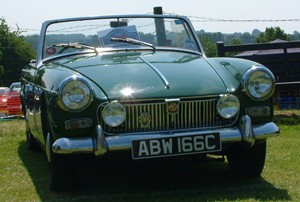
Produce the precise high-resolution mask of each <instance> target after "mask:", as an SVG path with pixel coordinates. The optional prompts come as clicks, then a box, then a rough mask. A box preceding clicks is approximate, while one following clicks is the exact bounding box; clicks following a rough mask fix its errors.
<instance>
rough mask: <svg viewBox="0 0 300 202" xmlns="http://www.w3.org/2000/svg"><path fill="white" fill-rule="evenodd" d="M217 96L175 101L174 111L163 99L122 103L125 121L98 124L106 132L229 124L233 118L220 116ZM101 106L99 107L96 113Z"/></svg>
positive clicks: (233, 120)
mask: <svg viewBox="0 0 300 202" xmlns="http://www.w3.org/2000/svg"><path fill="white" fill-rule="evenodd" d="M217 101H218V98H212V99H197V100H184V101H179V102H178V105H177V111H176V112H169V111H168V110H169V109H168V103H167V102H155V103H122V104H123V105H124V106H125V108H126V113H127V117H126V121H125V123H124V124H122V125H121V126H119V127H118V128H111V127H109V126H107V125H106V124H105V123H104V122H103V120H102V118H101V119H99V120H101V123H100V124H101V126H102V128H103V130H104V131H105V132H107V133H133V132H156V131H167V130H181V129H187V130H189V129H196V128H197V129H198V128H200V129H202V128H214V127H222V126H229V125H232V124H233V123H234V122H235V120H236V117H235V118H232V119H224V118H222V117H221V116H219V115H218V113H217V108H216V105H217ZM103 108H104V106H101V107H100V110H99V117H102V116H101V111H102V110H103Z"/></svg>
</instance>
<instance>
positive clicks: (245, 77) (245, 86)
mask: <svg viewBox="0 0 300 202" xmlns="http://www.w3.org/2000/svg"><path fill="white" fill-rule="evenodd" d="M256 71H263V72H265V73H267V74H268V75H270V77H271V79H272V87H271V88H272V90H271V92H270V93H269V94H268V95H267V96H266V97H260V98H256V97H254V96H253V95H252V94H251V92H250V91H249V89H248V85H249V77H250V75H251V74H252V73H253V72H256ZM242 85H243V90H244V91H245V92H246V94H247V95H248V96H249V97H250V98H251V99H252V100H254V101H264V100H267V99H268V98H270V97H271V96H272V95H273V93H274V91H275V77H274V75H273V73H272V72H271V71H270V70H269V69H268V68H266V67H264V66H262V65H253V66H252V67H251V68H250V69H248V70H247V71H246V72H245V74H244V75H243V77H242Z"/></svg>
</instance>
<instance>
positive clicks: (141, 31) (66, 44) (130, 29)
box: [43, 17, 200, 58]
mask: <svg viewBox="0 0 300 202" xmlns="http://www.w3.org/2000/svg"><path fill="white" fill-rule="evenodd" d="M194 37H195V36H194V34H193V32H192V31H191V29H190V27H189V25H188V23H187V22H186V21H185V20H184V19H181V18H154V17H153V18H149V17H144V18H141V17H138V18H121V17H118V18H109V19H107V18H106V19H90V18H88V19H84V20H82V19H81V20H77V21H75V20H71V21H63V22H55V23H51V24H50V25H49V26H48V27H47V29H46V32H45V39H44V45H43V58H46V57H50V56H55V55H58V54H65V53H73V52H80V51H83V50H90V51H92V50H96V49H95V48H117V49H120V48H126V49H129V48H140V47H148V48H149V46H152V45H153V49H154V50H156V48H159V47H173V48H180V49H187V50H191V51H198V52H200V47H199V45H198V44H197V41H196V40H195V38H194ZM118 39H129V40H118ZM137 41H140V42H141V43H138V42H137ZM133 42H134V43H133ZM143 42H145V43H143Z"/></svg>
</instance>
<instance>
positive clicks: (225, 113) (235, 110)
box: [217, 94, 240, 119]
mask: <svg viewBox="0 0 300 202" xmlns="http://www.w3.org/2000/svg"><path fill="white" fill-rule="evenodd" d="M229 101H230V102H231V106H229V107H228V108H224V105H225V103H228V102H229ZM232 104H234V105H232ZM217 111H218V113H219V115H220V116H221V117H223V118H225V119H231V118H234V117H236V116H238V114H239V112H240V101H239V99H238V97H236V96H235V95H232V94H222V95H220V99H219V100H218V103H217Z"/></svg>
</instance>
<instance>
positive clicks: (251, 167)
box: [227, 141, 266, 177]
mask: <svg viewBox="0 0 300 202" xmlns="http://www.w3.org/2000/svg"><path fill="white" fill-rule="evenodd" d="M265 157H266V141H263V142H261V143H258V144H256V145H254V146H253V147H251V148H249V147H245V146H244V145H242V144H235V145H232V146H231V147H230V148H229V151H228V153H227V160H228V164H229V167H230V169H231V171H232V173H233V174H234V175H238V176H241V177H258V176H260V174H261V172H262V170H263V168H264V164H265Z"/></svg>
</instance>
